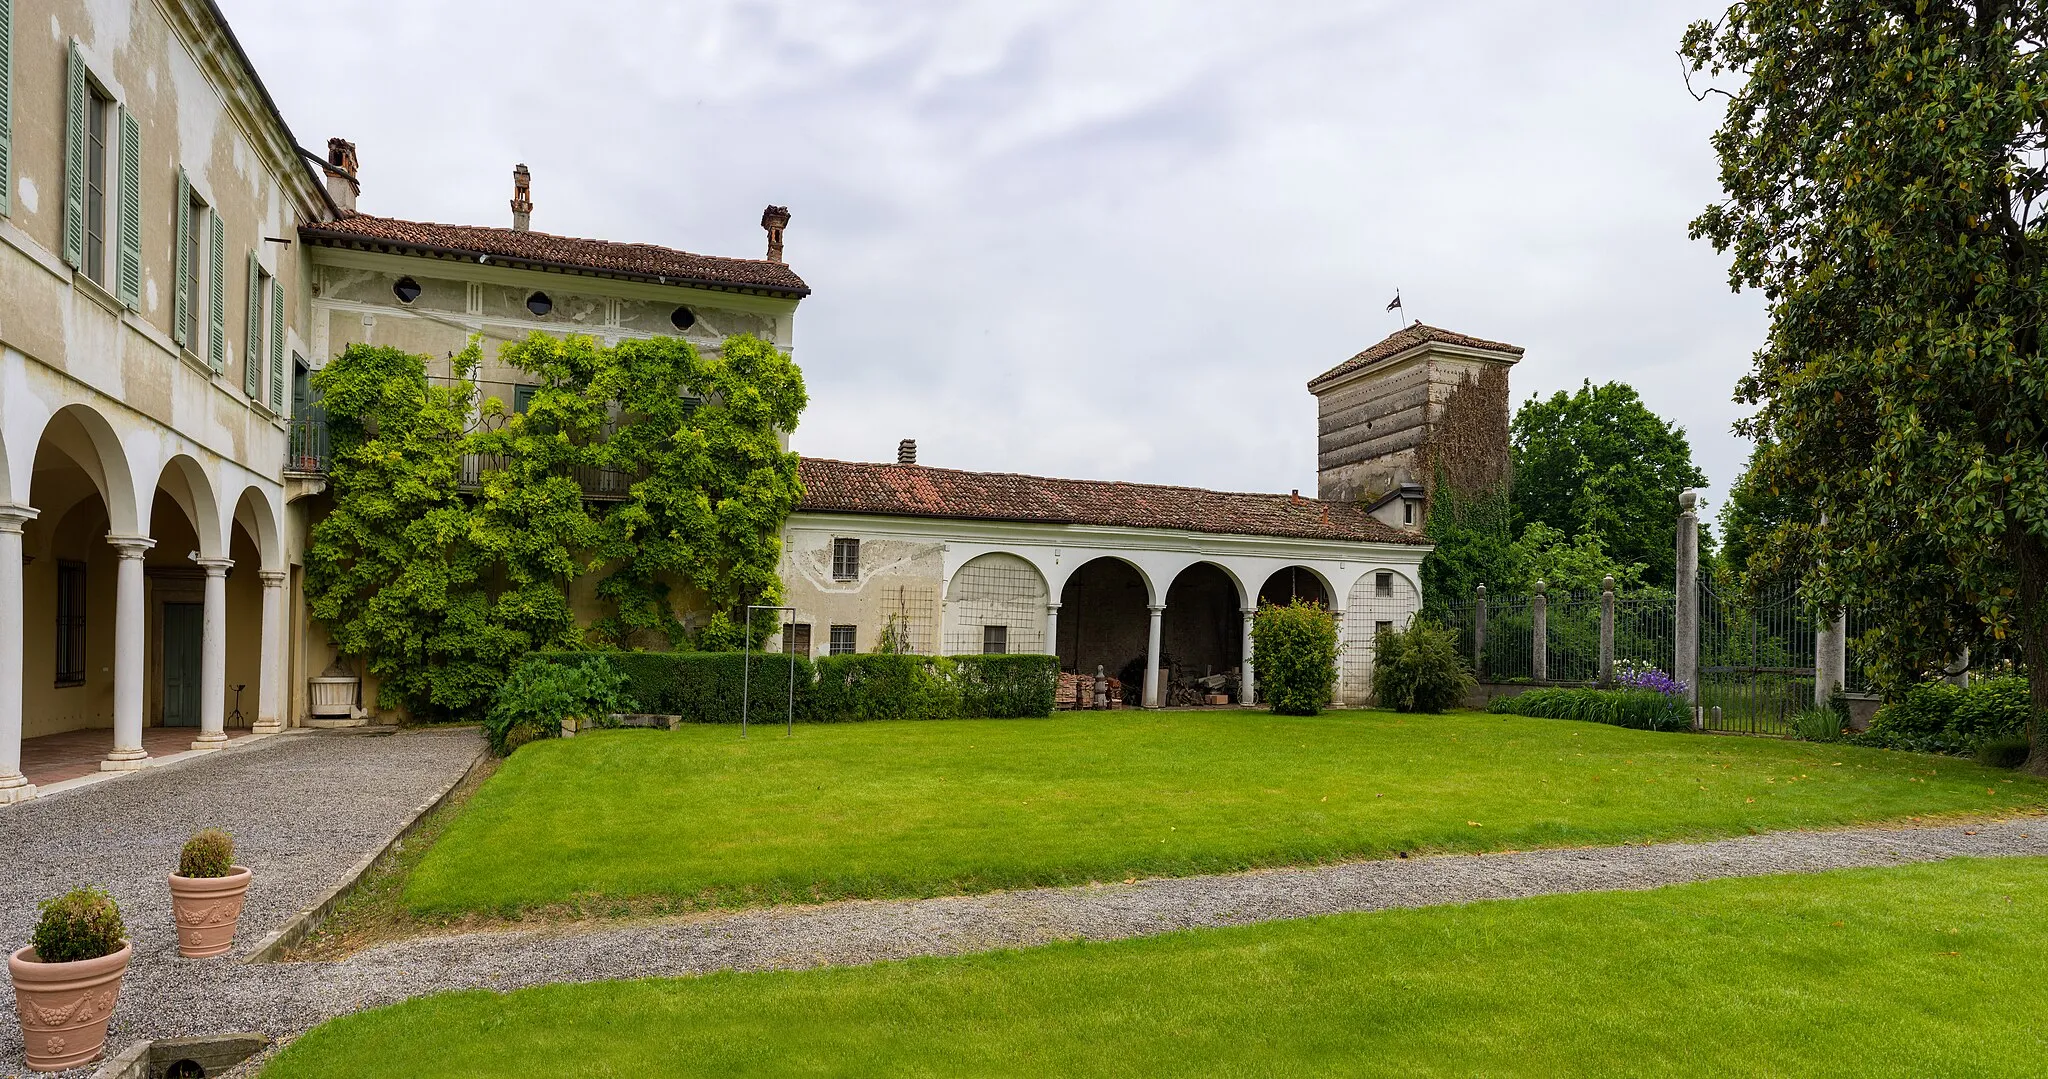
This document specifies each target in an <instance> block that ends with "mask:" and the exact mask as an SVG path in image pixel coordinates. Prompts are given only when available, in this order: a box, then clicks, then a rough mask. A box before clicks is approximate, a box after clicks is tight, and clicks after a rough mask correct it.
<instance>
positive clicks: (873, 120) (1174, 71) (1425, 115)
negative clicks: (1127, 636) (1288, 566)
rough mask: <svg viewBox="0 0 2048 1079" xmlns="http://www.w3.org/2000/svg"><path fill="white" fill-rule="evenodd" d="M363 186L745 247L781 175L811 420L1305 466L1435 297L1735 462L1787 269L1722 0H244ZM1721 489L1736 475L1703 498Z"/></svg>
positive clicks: (1110, 458) (1243, 471)
mask: <svg viewBox="0 0 2048 1079" xmlns="http://www.w3.org/2000/svg"><path fill="white" fill-rule="evenodd" d="M220 2H221V6H222V7H223V8H224V9H225V10H226V12H227V14H228V16H229V19H230V21H231V22H232V24H233V26H234V28H235V30H236V33H237V34H238V35H239V36H240V38H241V40H242V42H243V44H244V46H245V47H246V48H247V49H248V50H249V52H250V53H251V55H252V56H253V57H254V59H255V61H256V64H257V67H258V69H259V70H260V72H261V73H262V75H263V77H264V79H265V80H266V82H267V84H268V85H269V87H270V90H271V93H272V94H273V95H274V96H275V97H276V99H277V101H278V103H279V106H280V107H281V108H282V109H283V111H284V114H285V117H286V119H287V120H288V121H290V123H291V124H292V126H293V129H294V131H295V133H296V134H297V135H298V137H299V139H300V141H301V142H303V143H304V144H305V145H307V146H309V147H314V148H316V149H317V148H323V147H324V146H325V145H326V140H327V138H328V136H330V135H340V136H344V137H346V138H349V139H351V140H354V141H355V142H356V143H357V145H358V147H359V148H360V152H361V157H362V180H363V193H362V200H361V203H360V207H361V208H362V209H363V210H364V211H366V212H370V213H378V214H387V215H391V216H397V217H406V218H414V219H420V220H430V221H443V222H455V223H464V224H506V223H509V218H510V210H509V209H508V207H507V205H506V203H507V200H508V199H509V198H510V197H511V190H510V188H511V169H512V166H513V164H514V163H516V162H525V163H526V164H527V165H529V166H530V167H531V168H532V170H533V177H534V179H533V186H534V201H535V203H536V209H535V212H534V219H533V223H534V227H535V228H536V229H542V230H545V231H549V232H559V233H565V234H569V235H577V236H592V237H600V238H604V239H612V240H635V241H645V242H651V243H660V244H666V245H670V246H675V247H681V248H684V249H687V250H691V251H698V252H704V253H708V254H718V255H736V256H746V257H759V256H760V255H761V253H762V250H763V247H764V240H763V235H762V232H761V230H760V227H759V219H760V212H761V207H762V206H763V205H764V204H767V203H770V202H774V203H781V204H785V205H787V206H789V207H790V209H791V213H792V221H791V224H790V227H789V237H788V260H789V262H790V264H791V266H792V267H793V268H795V269H796V271H797V272H798V273H800V274H802V275H803V277H804V279H805V280H806V281H807V282H809V283H810V285H811V288H812V290H813V295H812V296H811V298H809V299H807V300H805V301H804V303H803V306H802V307H801V308H800V309H799V311H798V315H797V320H796V359H797V361H798V362H799V363H800V364H801V365H802V367H803V369H804V373H805V377H806V380H807V382H808V384H809V387H810V392H811V407H810V410H809V411H808V412H807V413H806V415H805V417H804V420H803V424H802V426H801V428H800V429H799V430H798V431H797V433H796V436H795V439H794V444H795V446H796V448H797V449H799V450H800V451H802V452H804V453H806V454H812V455H818V456H833V457H843V458H849V459H855V460H890V459H893V455H894V453H895V445H896V441H897V439H899V438H905V437H914V438H916V439H917V440H918V444H919V447H920V455H921V460H922V461H923V462H924V463H926V464H931V465H944V466H951V467H960V468H974V469H993V470H1003V471H1018V472H1033V473H1040V474H1048V475H1058V476H1079V477H1094V478H1105V479H1130V480H1143V481H1152V482H1164V483H1186V484H1194V485H1199V486H1206V487H1218V488H1225V489H1235V490H1263V491H1286V490H1289V489H1292V488H1300V489H1302V490H1303V491H1313V490H1314V488H1315V485H1316V482H1315V481H1316V472H1315V464H1316V462H1315V402H1314V399H1313V398H1311V397H1310V396H1309V395H1308V393H1307V391H1306V390H1305V389H1304V383H1305V382H1306V381H1307V380H1308V379H1309V378H1311V377H1313V376H1314V375H1316V374H1318V373H1320V372H1321V371H1323V370H1325V369H1327V368H1329V367H1331V366H1333V365H1335V364H1337V363H1339V362H1341V361H1342V360H1344V359H1345V358H1346V357H1348V356H1350V355H1351V354H1353V353H1354V352H1357V351H1358V350H1360V349H1362V348H1364V347H1366V346H1367V345H1370V344H1372V343H1373V342H1374V341H1377V340H1379V339H1380V338H1381V337H1383V336H1385V335H1386V334H1388V333H1389V332H1392V331H1393V330H1394V329H1396V328H1398V325H1399V324H1398V323H1397V322H1396V317H1395V316H1394V315H1390V314H1388V313H1387V312H1386V311H1385V310H1384V308H1385V305H1386V303H1387V300H1388V299H1389V298H1390V297H1392V295H1393V294H1394V290H1395V289H1396V288H1399V289H1400V290H1401V294H1402V296H1403V297H1404V298H1405V300H1406V302H1407V310H1408V314H1409V316H1410V317H1411V318H1419V319H1421V320H1423V321H1425V322H1429V323H1431V324H1433V325H1438V326H1443V327H1447V328H1450V329H1454V330H1458V331H1461V332H1465V333H1470V334H1475V335H1478V336H1481V337H1489V338H1493V339H1496V340H1503V341H1509V342H1512V343H1514V344H1518V345H1522V346H1524V347H1526V348H1527V349H1528V355H1527V357H1526V358H1525V359H1524V360H1523V362H1522V363H1521V365H1520V366H1519V367H1517V368H1516V369H1515V371H1514V374H1513V385H1514V391H1515V397H1516V399H1517V402H1518V403H1519V401H1521V400H1523V399H1526V398H1527V397H1528V396H1529V395H1530V394H1531V393H1542V394H1546V395H1547V394H1549V393H1550V392H1552V391H1555V390H1557V389H1561V388H1571V387H1576V386H1577V385H1578V384H1579V382H1580V381H1581V380H1582V379H1589V378H1590V379H1593V380H1594V381H1596V382H1597V381H1605V380H1609V379H1621V380H1625V381H1627V382H1629V383H1631V384H1633V385H1634V386H1635V387H1636V388H1637V389H1638V390H1640V391H1641V392H1642V394H1643V396H1644V397H1645V398H1646V399H1647V400H1648V402H1649V404H1650V406H1651V407H1652V408H1653V409H1655V410H1656V411H1658V412H1659V413H1660V414H1662V415H1664V416H1666V417H1669V418H1671V419H1673V420H1675V421H1677V422H1678V423H1680V424H1681V425H1683V426H1684V427H1685V429H1686V430H1687V431H1688V432H1689V434H1690V436H1691V438H1692V443H1693V447H1694V452H1695V455H1696V457H1697V459H1698V460H1699V462H1700V464H1701V466H1702V467H1703V468H1704V469H1705V470H1706V471H1707V473H1708V475H1709V477H1710V479H1711V480H1712V482H1713V485H1714V489H1715V491H1716V493H1718V492H1719V491H1723V490H1725V489H1726V485H1727V483H1728V481H1729V480H1730V479H1732V478H1733V476H1734V474H1735V473H1736V472H1737V471H1738V469H1739V468H1740V466H1741V463H1742V460H1743V458H1744V456H1745V455H1746V453H1747V447H1746V445H1745V444H1744V443H1742V442H1741V441H1740V440H1738V439H1737V438H1736V437H1735V436H1734V435H1733V434H1731V433H1730V431H1729V424H1730V422H1731V421H1733V420H1734V419H1735V418H1736V417H1737V416H1738V415H1740V414H1741V408H1740V406H1738V405H1736V404H1735V403H1733V401H1731V399H1730V393H1731V389H1732V386H1733V384H1734V382H1735V379H1736V377H1737V376H1738V375H1739V374H1740V373H1741V372H1742V371H1743V369H1744V367H1745V366H1746V364H1747V362H1748V356H1749V354H1750V352H1751V351H1752V350H1753V349H1754V348H1755V347H1756V346H1757V344H1758V342H1759V341H1760V338H1761V335H1762V332H1763V327H1764V318H1763V309H1762V301H1761V299H1760V298H1758V297H1757V296H1755V295H1754V294H1748V295H1741V296H1737V295H1733V294H1731V293H1730V292H1729V290H1728V287H1727V284H1726V273H1725V267H1726V263H1725V261H1724V260H1723V259H1722V258H1721V257H1719V256H1717V255H1716V254H1714V252H1713V250H1712V249H1711V248H1710V247H1708V246H1707V245H1706V244H1704V243H1700V242H1695V241H1692V240H1689V239H1687V238H1686V223H1687V221H1688V220H1690V219H1691V218H1692V216H1693V215H1694V214H1696V213H1697V212H1698V211H1699V209H1700V208H1701V207H1702V206H1704V205H1705V204H1706V203H1707V202H1708V201H1710V200H1711V199H1713V198H1714V197H1715V195H1716V193H1717V185H1716V183H1715V168H1714V161H1713V156H1712V153H1711V151H1710V149H1709V147H1708V145H1707V136H1708V134H1709V132H1710V131H1711V130H1712V128H1713V127H1714V124H1715V121H1716V118H1717V116H1718V112H1719V110H1718V109H1717V108H1716V107H1715V106H1714V105H1713V104H1711V103H1710V104H1698V103H1695V102H1694V101H1693V100H1692V99H1691V98H1690V97H1689V96H1687V94H1686V91H1685V88H1684V84H1683V82H1682V80H1681V71H1680V65H1679V61H1678V59H1677V57H1676V48H1677V44H1678V39H1679V35H1680V33H1681V31H1682V30H1683V28H1684V26H1685V24H1686V22H1687V21H1689V20H1690V19H1693V18H1697V17H1700V16H1701V15H1705V14H1711V13H1712V11H1713V4H1712V2H1711V0H1691V2H1678V0H1631V2H1629V3H1626V4H1617V3H1612V2H1610V0H1577V2H1558V3H1547V4H1533V3H1528V2H1526V0H1435V2H1430V3H1417V2H1414V0H1402V2H1392V0H1386V2H1375V0H1358V2H1353V3H1311V2H1305V0H1289V2H1288V3H1283V4H1257V3H1246V2H1242V0H1240V2H1194V0H1171V2H1168V0H1159V2H1150V3H1146V2H1122V0H1107V2H1105V0H1089V2H1082V0H1076V2H1058V0H1048V2H1038V0H994V2H986V3H953V2H912V0H873V2H853V0H801V2H790V3H784V4H762V3H740V2H727V0H703V2H698V3H691V4H677V3H654V2H649V3H608V2H604V0H592V2H586V3H582V4H574V5H563V4H559V3H538V2H532V0H491V2H485V0H407V2H404V3H397V2H349V0H338V2H330V3H327V4H322V5H307V4H277V3H272V2H268V0H220ZM1714 501H1715V505H1716V506H1717V507H1718V498H1716V499H1715V500H1714Z"/></svg>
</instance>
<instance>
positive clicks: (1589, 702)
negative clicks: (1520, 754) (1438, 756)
mask: <svg viewBox="0 0 2048 1079" xmlns="http://www.w3.org/2000/svg"><path fill="white" fill-rule="evenodd" d="M1488 711H1491V712H1494V713H1496V714H1502V715H1518V716H1534V717H1536V718H1538V719H1575V720H1578V721H1580V722H1584V723H1605V724H1608V725H1609V726H1613V727H1628V728H1631V729H1633V730H1639V731H1688V730H1691V729H1692V706H1691V705H1690V704H1688V703H1687V702H1686V700H1685V698H1684V697H1675V696H1671V695H1668V694H1664V693H1659V692H1657V691H1656V690H1652V689H1532V690H1530V691H1529V692H1527V693H1524V694H1521V695H1520V696H1515V697H1500V698H1497V699H1496V700H1495V701H1494V702H1493V704H1492V705H1491V706H1489V708H1488Z"/></svg>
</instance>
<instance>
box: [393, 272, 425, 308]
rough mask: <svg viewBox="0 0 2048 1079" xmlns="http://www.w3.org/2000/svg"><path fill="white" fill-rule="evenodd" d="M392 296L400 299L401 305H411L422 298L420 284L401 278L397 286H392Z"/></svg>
mask: <svg viewBox="0 0 2048 1079" xmlns="http://www.w3.org/2000/svg"><path fill="white" fill-rule="evenodd" d="M391 294H392V295H393V296H396V297H398V302H399V303H411V302H413V301H414V300H417V299H419V298H420V283H419V282H418V281H415V280H413V279H412V278H410V277H401V278H399V279H398V283H397V284H395V285H393V286H391Z"/></svg>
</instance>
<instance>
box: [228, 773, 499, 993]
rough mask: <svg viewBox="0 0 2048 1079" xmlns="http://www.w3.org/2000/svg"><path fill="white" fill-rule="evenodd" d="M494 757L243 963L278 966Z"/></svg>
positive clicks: (415, 815) (427, 805)
mask: <svg viewBox="0 0 2048 1079" xmlns="http://www.w3.org/2000/svg"><path fill="white" fill-rule="evenodd" d="M490 758H491V751H490V749H489V747H485V748H484V749H482V750H480V751H478V753H477V755H476V759H475V760H473V761H471V762H470V763H469V767H468V768H465V769H463V772H462V774H461V775H459V776H457V777H455V779H454V781H453V782H451V783H449V784H448V785H447V786H445V787H443V788H441V792H440V793H439V794H436V795H434V796H433V797H432V798H429V799H427V800H426V801H424V802H422V803H420V805H419V808H417V809H415V810H413V811H412V815H411V817H410V818H408V819H407V820H406V822H405V824H404V825H402V826H400V827H399V829H398V831H396V832H394V833H392V835H391V838H390V839H387V840H385V841H384V845H383V846H381V847H378V848H377V849H376V850H374V851H372V852H370V853H369V854H366V855H364V856H363V857H362V859H361V860H360V861H358V862H356V864H355V865H352V866H350V867H349V869H348V872H346V873H343V874H342V875H341V879H340V880H339V881H336V882H335V884H334V887H332V888H329V889H328V890H327V892H326V893H325V894H324V895H322V896H321V897H320V900H319V902H317V903H314V904H313V905H312V906H311V907H308V908H306V909H305V910H302V911H300V912H299V913H297V914H295V915H293V916H292V917H291V919H290V920H289V921H287V922H285V923H284V925H282V926H280V927H278V928H277V929H274V930H272V931H271V932H270V933H269V934H268V935H267V936H265V937H264V938H263V939H262V940H260V941H258V942H257V943H256V949H255V950H254V951H252V952H250V953H249V954H248V955H246V956H243V957H242V962H244V963H274V962H276V961H277V958H278V956H280V955H283V954H284V953H285V952H286V951H288V950H290V949H291V948H292V946H294V945H296V944H298V943H299V942H300V941H302V940H305V939H306V937H307V936H308V935H309V934H311V933H312V932H313V930H315V929H317V928H319V926H320V923H321V922H322V921H325V920H326V918H327V916H328V915H329V914H332V913H333V912H334V908H335V907H337V906H340V905H341V901H342V900H344V899H346V898H348V896H349V894H350V893H352V892H354V891H355V890H356V888H357V887H358V886H359V885H361V884H362V882H363V878H364V877H367V876H369V874H370V870H371V868H373V867H374V866H376V864H377V860H378V859H379V858H382V857H384V856H385V855H386V854H389V853H391V851H392V850H393V849H395V848H396V847H397V846H398V845H399V844H400V843H403V842H404V841H405V839H406V837H407V836H410V835H412V834H413V833H414V832H416V831H418V830H419V827H420V822H421V821H423V820H425V819H427V814H429V813H432V812H433V811H434V810H436V809H438V808H440V806H441V805H442V803H444V802H446V801H448V799H449V798H450V797H451V796H452V795H454V793H455V791H456V789H457V788H459V787H461V786H462V785H463V784H464V783H466V782H468V781H469V779H470V777H471V776H474V775H476V774H477V772H478V771H480V770H482V768H483V766H484V764H485V763H486V762H487V761H489V760H490Z"/></svg>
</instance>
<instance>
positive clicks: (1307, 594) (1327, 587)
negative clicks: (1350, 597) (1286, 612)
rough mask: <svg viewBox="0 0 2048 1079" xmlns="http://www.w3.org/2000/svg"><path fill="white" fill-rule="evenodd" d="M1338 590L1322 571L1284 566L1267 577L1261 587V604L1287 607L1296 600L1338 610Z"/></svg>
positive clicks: (1308, 567)
mask: <svg viewBox="0 0 2048 1079" xmlns="http://www.w3.org/2000/svg"><path fill="white" fill-rule="evenodd" d="M1336 596H1337V590H1336V589H1335V588H1333V587H1332V586H1331V584H1330V579H1329V578H1328V577H1326V576H1324V575H1323V572H1322V571H1321V570H1318V569H1316V568H1315V567H1313V566H1303V565H1294V566H1282V567H1280V568H1279V569H1276V570H1274V571H1273V572H1272V573H1270V574H1268V575H1267V576H1266V580H1265V583H1263V584H1261V585H1260V586H1259V602H1260V603H1261V604H1265V603H1271V604H1274V605H1276V606H1283V607H1284V606H1286V605H1287V604H1288V603H1290V602H1292V601H1293V600H1295V599H1301V600H1304V601H1306V602H1310V603H1320V604H1322V605H1323V606H1324V607H1326V608H1329V609H1331V610H1336V609H1338V608H1337V606H1336V604H1335V602H1334V600H1335V599H1336Z"/></svg>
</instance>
